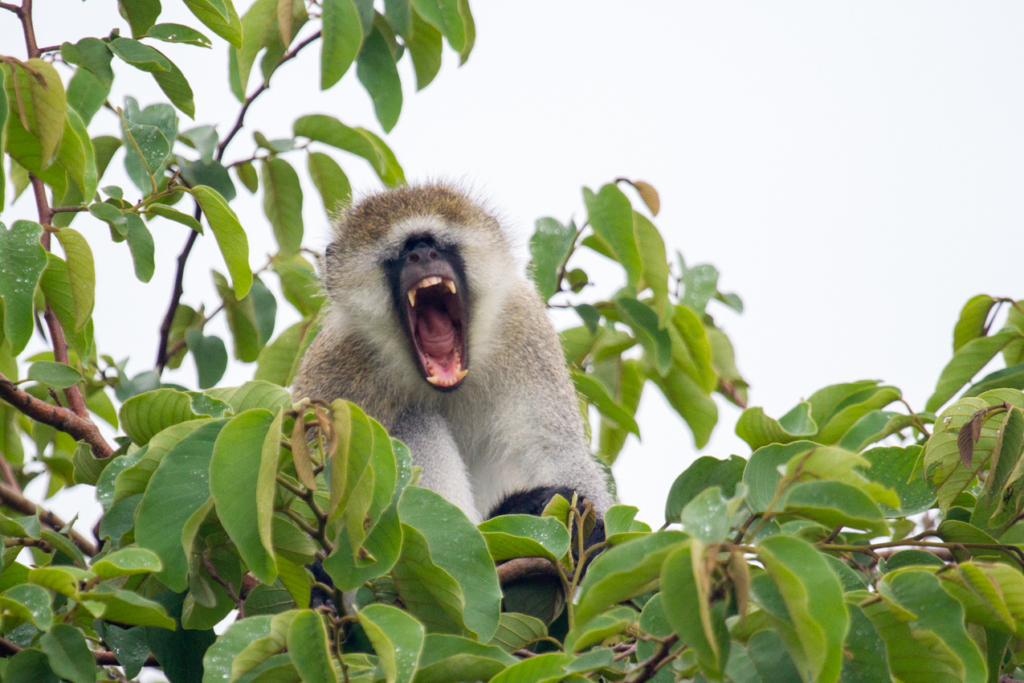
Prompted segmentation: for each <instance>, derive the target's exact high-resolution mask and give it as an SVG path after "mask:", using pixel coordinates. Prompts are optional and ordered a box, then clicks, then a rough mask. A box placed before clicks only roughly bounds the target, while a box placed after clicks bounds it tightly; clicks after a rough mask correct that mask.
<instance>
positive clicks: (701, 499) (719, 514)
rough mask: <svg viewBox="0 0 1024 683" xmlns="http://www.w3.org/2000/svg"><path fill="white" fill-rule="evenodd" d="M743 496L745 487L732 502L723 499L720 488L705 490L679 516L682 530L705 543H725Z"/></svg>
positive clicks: (714, 487)
mask: <svg viewBox="0 0 1024 683" xmlns="http://www.w3.org/2000/svg"><path fill="white" fill-rule="evenodd" d="M743 495H744V487H741V488H740V491H739V494H738V495H737V497H736V498H734V499H732V500H727V499H726V498H725V497H723V496H722V490H721V488H719V487H718V486H712V487H710V488H707V489H704V490H703V491H701V492H700V493H699V494H697V495H696V496H695V497H694V498H693V500H691V501H690V502H689V503H687V504H686V507H684V508H683V511H682V513H681V514H680V516H679V523H680V528H681V529H682V530H683V531H685V532H686V533H688V534H690V535H691V536H693V537H695V538H699V539H700V540H701V542H703V543H716V542H721V541H724V540H725V537H726V535H727V534H728V533H729V525H730V523H731V521H732V518H733V517H734V516H735V514H736V510H737V509H738V508H739V505H740V503H742V502H743Z"/></svg>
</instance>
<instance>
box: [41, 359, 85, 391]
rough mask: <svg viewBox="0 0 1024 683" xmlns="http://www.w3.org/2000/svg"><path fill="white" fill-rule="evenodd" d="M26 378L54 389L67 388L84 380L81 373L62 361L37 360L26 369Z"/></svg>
mask: <svg viewBox="0 0 1024 683" xmlns="http://www.w3.org/2000/svg"><path fill="white" fill-rule="evenodd" d="M28 378H29V379H31V380H35V381H36V382H40V383H42V384H45V385H47V386H51V387H53V388H54V389H67V388H68V387H73V386H74V385H76V384H78V383H79V382H83V381H85V378H83V377H82V374H81V373H80V372H78V370H75V369H74V368H73V367H70V366H68V365H65V364H64V363H54V362H53V361H49V360H37V361H36V362H35V363H33V364H32V365H31V366H30V367H29V369H28Z"/></svg>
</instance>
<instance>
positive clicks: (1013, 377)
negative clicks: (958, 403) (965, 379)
mask: <svg viewBox="0 0 1024 683" xmlns="http://www.w3.org/2000/svg"><path fill="white" fill-rule="evenodd" d="M1007 348H1008V347H1007ZM1005 350H1006V349H1004V351H1005ZM1000 388H1008V389H1024V363H1018V364H1017V365H1013V366H1011V367H1008V368H1003V369H1002V370H996V371H995V372H992V373H989V374H987V375H985V376H984V377H982V378H981V379H980V380H978V381H977V382H976V383H975V384H973V385H971V387H970V388H968V389H967V391H965V392H964V393H963V397H964V398H967V397H968V396H980V395H981V394H983V393H985V392H986V391H991V390H992V389H1000Z"/></svg>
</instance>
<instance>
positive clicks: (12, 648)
mask: <svg viewBox="0 0 1024 683" xmlns="http://www.w3.org/2000/svg"><path fill="white" fill-rule="evenodd" d="M21 650H22V648H20V647H18V646H17V645H15V644H14V643H12V642H11V641H9V640H7V639H6V638H0V657H11V656H12V655H16V654H18V653H19V652H21ZM92 656H93V657H95V658H96V663H97V664H99V665H100V666H121V663H120V662H119V661H117V657H115V656H114V653H113V652H107V651H106V650H93V651H92ZM143 666H160V664H159V662H157V661H156V658H155V657H154V656H153V655H150V656H149V657H147V658H146V661H145V662H144V663H143Z"/></svg>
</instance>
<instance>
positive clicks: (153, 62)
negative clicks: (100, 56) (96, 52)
mask: <svg viewBox="0 0 1024 683" xmlns="http://www.w3.org/2000/svg"><path fill="white" fill-rule="evenodd" d="M109 45H110V49H111V51H112V52H113V53H114V54H115V55H117V56H118V57H120V58H121V59H122V60H124V61H125V62H127V63H129V64H131V65H132V66H134V67H135V68H136V69H139V70H140V71H146V72H149V73H151V74H153V79H154V80H155V81H156V84H157V85H158V86H160V89H161V90H163V91H164V94H165V95H167V99H169V100H170V101H171V104H173V105H174V106H175V107H177V108H178V109H180V110H181V111H183V112H184V113H185V114H186V115H187V116H188V117H189V118H192V117H194V116H195V113H196V107H195V103H194V102H193V95H192V88H191V87H190V86H189V84H188V81H187V80H185V75H184V74H183V73H181V69H179V68H178V67H177V65H176V64H175V63H174V62H172V61H171V60H170V59H168V58H167V56H166V55H165V54H164V53H162V52H160V51H159V50H157V49H156V48H153V47H150V46H149V45H146V44H144V43H140V42H139V41H137V40H132V39H130V38H115V39H114V40H112V41H110V43H109ZM133 134H134V133H133ZM151 168H152V167H151Z"/></svg>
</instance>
